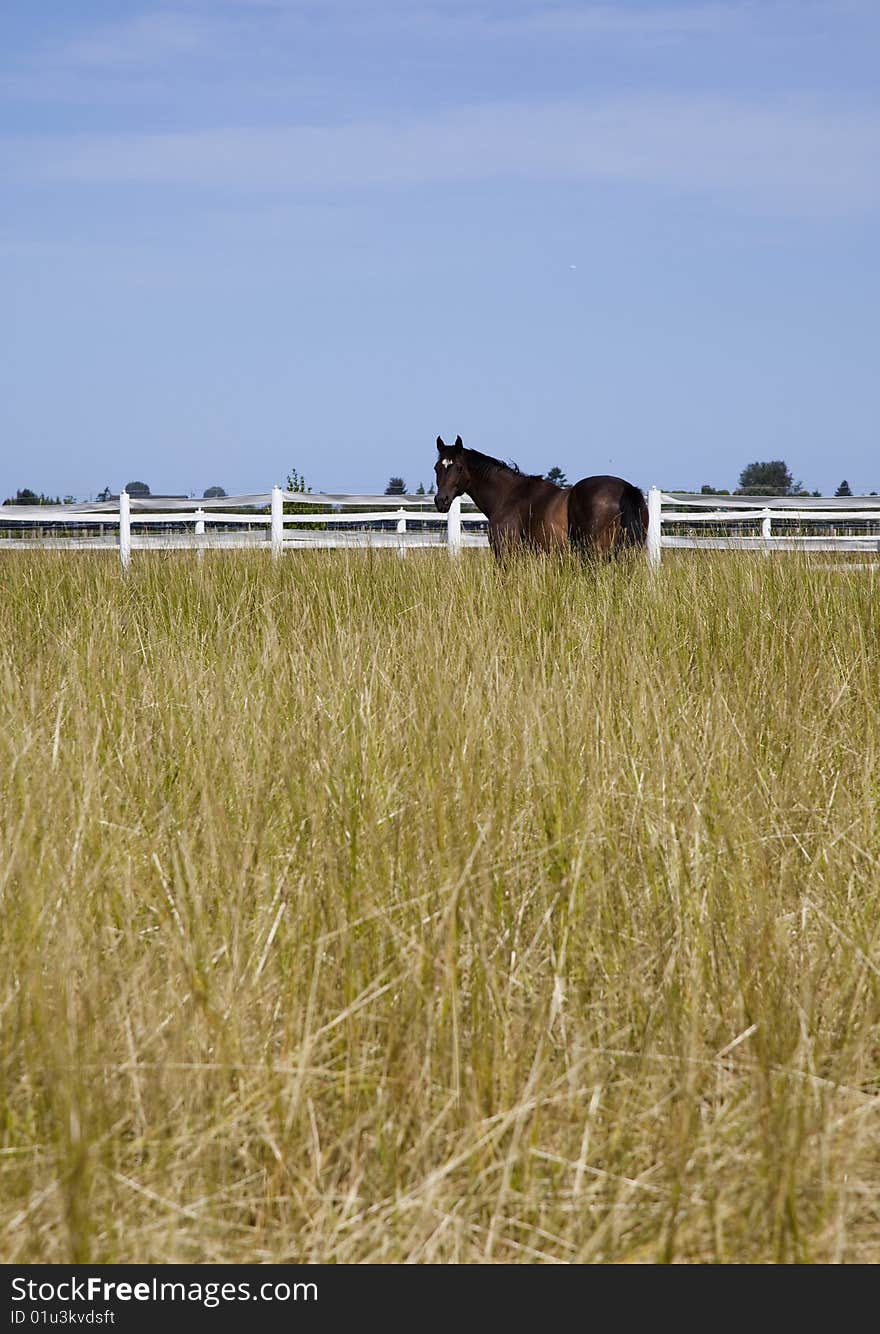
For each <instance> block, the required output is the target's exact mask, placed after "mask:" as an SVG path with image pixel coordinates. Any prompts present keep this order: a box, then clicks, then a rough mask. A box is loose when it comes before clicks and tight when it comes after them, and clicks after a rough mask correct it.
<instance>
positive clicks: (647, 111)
mask: <svg viewBox="0 0 880 1334" xmlns="http://www.w3.org/2000/svg"><path fill="white" fill-rule="evenodd" d="M4 156H5V159H6V161H5V167H6V170H7V172H9V173H12V174H13V175H15V176H16V177H18V178H19V179H22V178H28V179H30V180H41V181H44V182H55V183H58V182H67V183H75V184H89V183H94V184H104V185H116V186H119V185H124V184H126V183H130V184H138V185H165V186H175V187H186V188H215V187H219V188H227V187H235V188H236V189H238V190H245V191H256V192H260V191H262V192H266V191H269V192H283V193H288V194H289V193H299V192H303V191H312V190H346V189H364V188H372V187H388V186H403V185H424V184H436V185H438V186H441V185H444V184H450V183H456V182H473V181H485V182H491V181H498V180H502V179H514V180H516V179H518V180H535V181H540V180H572V181H588V180H601V181H611V182H622V183H633V184H639V185H653V186H660V187H667V188H670V189H682V190H688V191H701V190H703V191H712V192H726V193H735V194H739V195H741V196H744V197H747V198H748V199H750V200H751V201H753V202H755V203H757V204H761V205H769V206H771V207H783V208H785V209H786V210H789V209H791V210H794V211H798V210H803V209H806V210H809V211H821V212H826V211H829V212H846V211H848V210H874V209H876V208H877V207H878V205H880V116H878V114H877V113H876V112H870V111H865V110H860V109H853V110H850V111H841V110H837V111H835V112H833V113H830V114H829V113H827V112H825V111H824V110H823V108H821V107H818V106H815V105H806V104H804V103H794V102H788V103H785V104H781V105H775V106H766V105H762V106H754V105H748V104H744V103H742V102H740V101H736V100H723V99H719V98H707V97H685V96H678V97H656V96H655V97H645V96H632V97H617V98H614V99H609V100H605V101H601V102H595V103H593V104H589V105H585V104H571V103H565V104H558V103H556V104H545V105H538V106H530V105H524V104H518V103H510V104H507V105H491V106H486V107H474V108H471V109H469V110H460V111H456V112H453V113H445V114H441V115H436V116H433V117H428V118H424V119H421V120H419V121H415V122H408V123H405V124H403V123H399V122H397V121H394V122H388V123H379V122H374V123H369V124H364V123H359V124H351V125H346V126H342V127H328V126H291V127H284V128H267V129H254V128H228V129H217V130H208V131H200V132H186V133H168V134H125V135H113V134H105V135H92V136H77V137H70V138H46V139H42V140H35V139H33V138H29V139H28V140H27V141H20V142H19V143H18V144H17V145H9V146H7V149H6V152H5V154H4Z"/></svg>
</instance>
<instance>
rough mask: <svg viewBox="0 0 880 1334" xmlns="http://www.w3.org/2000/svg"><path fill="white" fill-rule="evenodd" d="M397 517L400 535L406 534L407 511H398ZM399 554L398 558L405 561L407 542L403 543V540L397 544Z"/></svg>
mask: <svg viewBox="0 0 880 1334" xmlns="http://www.w3.org/2000/svg"><path fill="white" fill-rule="evenodd" d="M397 516H398V517H397V531H398V533H401V534H404V533H406V510H398V511H397ZM397 554H398V556H399V557H400V559H401V560H403V558H404V556H405V555H406V542H405V541H402V540H401V541H398V543H397Z"/></svg>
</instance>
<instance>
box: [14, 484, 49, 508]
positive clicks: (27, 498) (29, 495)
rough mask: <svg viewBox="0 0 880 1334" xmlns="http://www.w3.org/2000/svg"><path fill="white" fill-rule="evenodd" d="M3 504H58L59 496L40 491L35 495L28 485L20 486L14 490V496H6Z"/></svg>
mask: <svg viewBox="0 0 880 1334" xmlns="http://www.w3.org/2000/svg"><path fill="white" fill-rule="evenodd" d="M3 504H4V505H60V504H61V498H60V497H59V496H44V495H43V493H42V491H41V492H40V494H39V495H37V493H36V491H32V490H31V489H30V487H29V486H25V487H22V489H21V490H20V491H16V493H15V495H14V496H8V497H7V499H6V500H4V502H3Z"/></svg>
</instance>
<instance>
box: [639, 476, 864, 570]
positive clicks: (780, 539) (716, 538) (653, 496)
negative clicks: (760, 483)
mask: <svg viewBox="0 0 880 1334" xmlns="http://www.w3.org/2000/svg"><path fill="white" fill-rule="evenodd" d="M811 527H812V528H813V529H814V531H812V532H811V531H810V528H811ZM701 528H702V529H710V530H712V529H714V530H715V531H714V532H712V531H710V532H709V533H708V534H706V533H705V532H701V531H700V530H701ZM676 547H677V548H685V549H687V550H691V551H694V550H702V551H761V552H763V553H764V554H765V555H769V554H771V553H772V552H774V551H836V552H842V551H857V552H867V553H870V554H872V555H874V556H877V555H878V554H880V496H831V497H829V496H748V497H746V496H717V495H715V496H702V495H700V496H695V495H691V494H687V493H684V492H678V493H675V492H671V493H670V492H666V491H661V490H660V488H659V487H656V486H652V487H651V489H650V491H649V492H648V560H649V561H650V563H651V564H652V565H655V566H656V565H659V564H660V559H661V554H662V552H663V551H664V550H667V549H669V548H676Z"/></svg>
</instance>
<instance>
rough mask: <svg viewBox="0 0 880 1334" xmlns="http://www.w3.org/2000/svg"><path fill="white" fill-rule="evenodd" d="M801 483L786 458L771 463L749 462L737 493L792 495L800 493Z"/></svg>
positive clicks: (740, 478)
mask: <svg viewBox="0 0 880 1334" xmlns="http://www.w3.org/2000/svg"><path fill="white" fill-rule="evenodd" d="M798 488H800V483H798V485H797V487H796V486H795V482H794V478H793V477H792V475H791V472H790V471H789V469H788V466H787V464H786V463H785V460H784V459H773V460H771V461H770V462H769V463H749V464H748V465H747V466H746V467H745V468H743V470H742V472H741V473H740V475H739V486H738V487H737V491H736V494H737V495H753V496H790V495H795V494H797V493H798Z"/></svg>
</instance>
